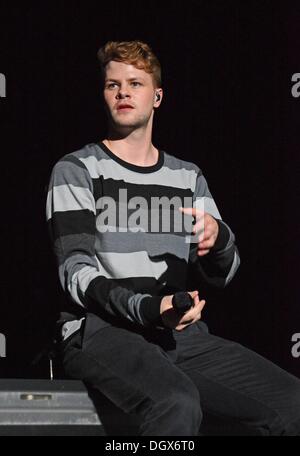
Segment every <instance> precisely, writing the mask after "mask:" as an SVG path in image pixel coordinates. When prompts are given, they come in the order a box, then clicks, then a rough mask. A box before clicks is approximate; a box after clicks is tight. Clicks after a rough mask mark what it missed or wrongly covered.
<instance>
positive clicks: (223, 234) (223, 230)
mask: <svg viewBox="0 0 300 456" xmlns="http://www.w3.org/2000/svg"><path fill="white" fill-rule="evenodd" d="M215 220H216V222H217V224H218V226H219V233H218V237H217V239H216V242H215V244H214V246H213V247H212V249H211V250H212V251H213V252H216V251H218V250H223V249H225V247H226V246H227V244H228V241H229V239H230V232H229V230H228V228H227V226H226V225H225V224H224V223H222V221H221V220H219V219H215Z"/></svg>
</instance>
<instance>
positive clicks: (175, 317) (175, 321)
mask: <svg viewBox="0 0 300 456" xmlns="http://www.w3.org/2000/svg"><path fill="white" fill-rule="evenodd" d="M188 293H189V295H190V296H191V297H192V298H193V301H194V303H193V307H191V309H190V310H188V311H187V312H186V313H185V314H184V315H180V314H178V312H177V311H176V310H175V309H174V307H173V305H172V298H173V296H174V295H167V296H164V297H163V299H162V300H161V304H160V314H161V318H162V321H163V323H164V325H165V326H166V327H168V328H172V329H176V331H182V330H183V329H184V328H186V327H187V326H189V325H191V324H192V323H195V322H196V321H198V320H200V318H201V311H202V309H203V307H204V305H205V301H204V299H202V300H201V301H200V300H199V294H198V290H195V291H188Z"/></svg>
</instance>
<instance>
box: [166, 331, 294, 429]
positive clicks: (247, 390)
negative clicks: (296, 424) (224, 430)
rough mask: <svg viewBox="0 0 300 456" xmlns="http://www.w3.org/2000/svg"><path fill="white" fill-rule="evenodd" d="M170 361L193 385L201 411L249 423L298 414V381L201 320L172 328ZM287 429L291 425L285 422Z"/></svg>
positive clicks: (286, 418)
mask: <svg viewBox="0 0 300 456" xmlns="http://www.w3.org/2000/svg"><path fill="white" fill-rule="evenodd" d="M174 338H175V339H176V346H177V361H176V365H177V366H178V367H179V368H180V369H182V370H183V372H185V374H187V375H188V376H189V377H190V378H191V380H192V381H193V383H194V384H195V385H196V386H197V388H198V390H199V393H200V400H201V405H202V408H203V411H204V412H207V413H209V414H211V415H213V416H216V417H224V418H231V419H233V420H235V419H236V420H240V421H244V422H245V423H248V424H249V425H250V426H251V425H254V426H262V427H263V426H264V422H270V420H273V421H274V427H276V426H277V424H276V423H277V422H278V426H281V425H282V422H285V423H286V425H288V423H290V422H291V420H292V419H293V417H297V416H298V415H299V409H300V380H299V379H297V378H296V377H294V376H293V375H291V374H289V373H287V372H286V371H284V370H283V369H281V368H280V367H279V366H276V365H275V364H273V363H272V362H270V361H269V360H267V359H265V358H263V357H262V356H260V355H259V354H257V353H255V352H253V351H251V350H249V349H247V348H245V347H243V346H242V345H240V344H238V343H236V342H233V341H229V340H225V339H223V338H220V337H217V336H214V335H212V334H210V333H209V332H208V330H207V327H206V326H205V324H203V323H202V322H199V323H197V324H194V325H191V327H189V328H187V330H186V331H182V332H174ZM291 429H292V425H291Z"/></svg>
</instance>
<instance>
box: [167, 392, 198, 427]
mask: <svg viewBox="0 0 300 456" xmlns="http://www.w3.org/2000/svg"><path fill="white" fill-rule="evenodd" d="M170 405H171V406H172V407H173V409H174V412H175V413H176V414H177V416H178V417H179V416H180V417H181V419H182V421H184V420H185V419H186V420H193V421H194V422H195V425H196V426H198V427H200V424H201V421H202V417H203V415H202V409H201V404H200V396H199V392H198V390H197V389H196V387H193V388H192V387H191V388H190V389H187V390H184V391H183V390H182V391H177V392H173V393H172V394H171V396H170Z"/></svg>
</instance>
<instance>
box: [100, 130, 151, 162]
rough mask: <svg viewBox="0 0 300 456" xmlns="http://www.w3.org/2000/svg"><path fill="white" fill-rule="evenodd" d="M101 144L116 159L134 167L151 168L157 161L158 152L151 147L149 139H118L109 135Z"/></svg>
mask: <svg viewBox="0 0 300 456" xmlns="http://www.w3.org/2000/svg"><path fill="white" fill-rule="evenodd" d="M103 143H104V144H105V145H106V147H108V148H109V149H110V150H111V151H112V152H113V153H114V154H115V155H117V157H119V158H121V159H122V160H124V161H126V162H128V163H131V164H133V165H136V166H152V165H155V164H156V163H157V161H158V150H157V149H156V148H155V147H154V146H153V144H152V142H151V138H145V136H144V135H143V136H137V135H136V136H135V137H134V136H133V135H129V136H126V137H118V136H116V135H113V134H109V135H108V137H107V139H104V140H103Z"/></svg>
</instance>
